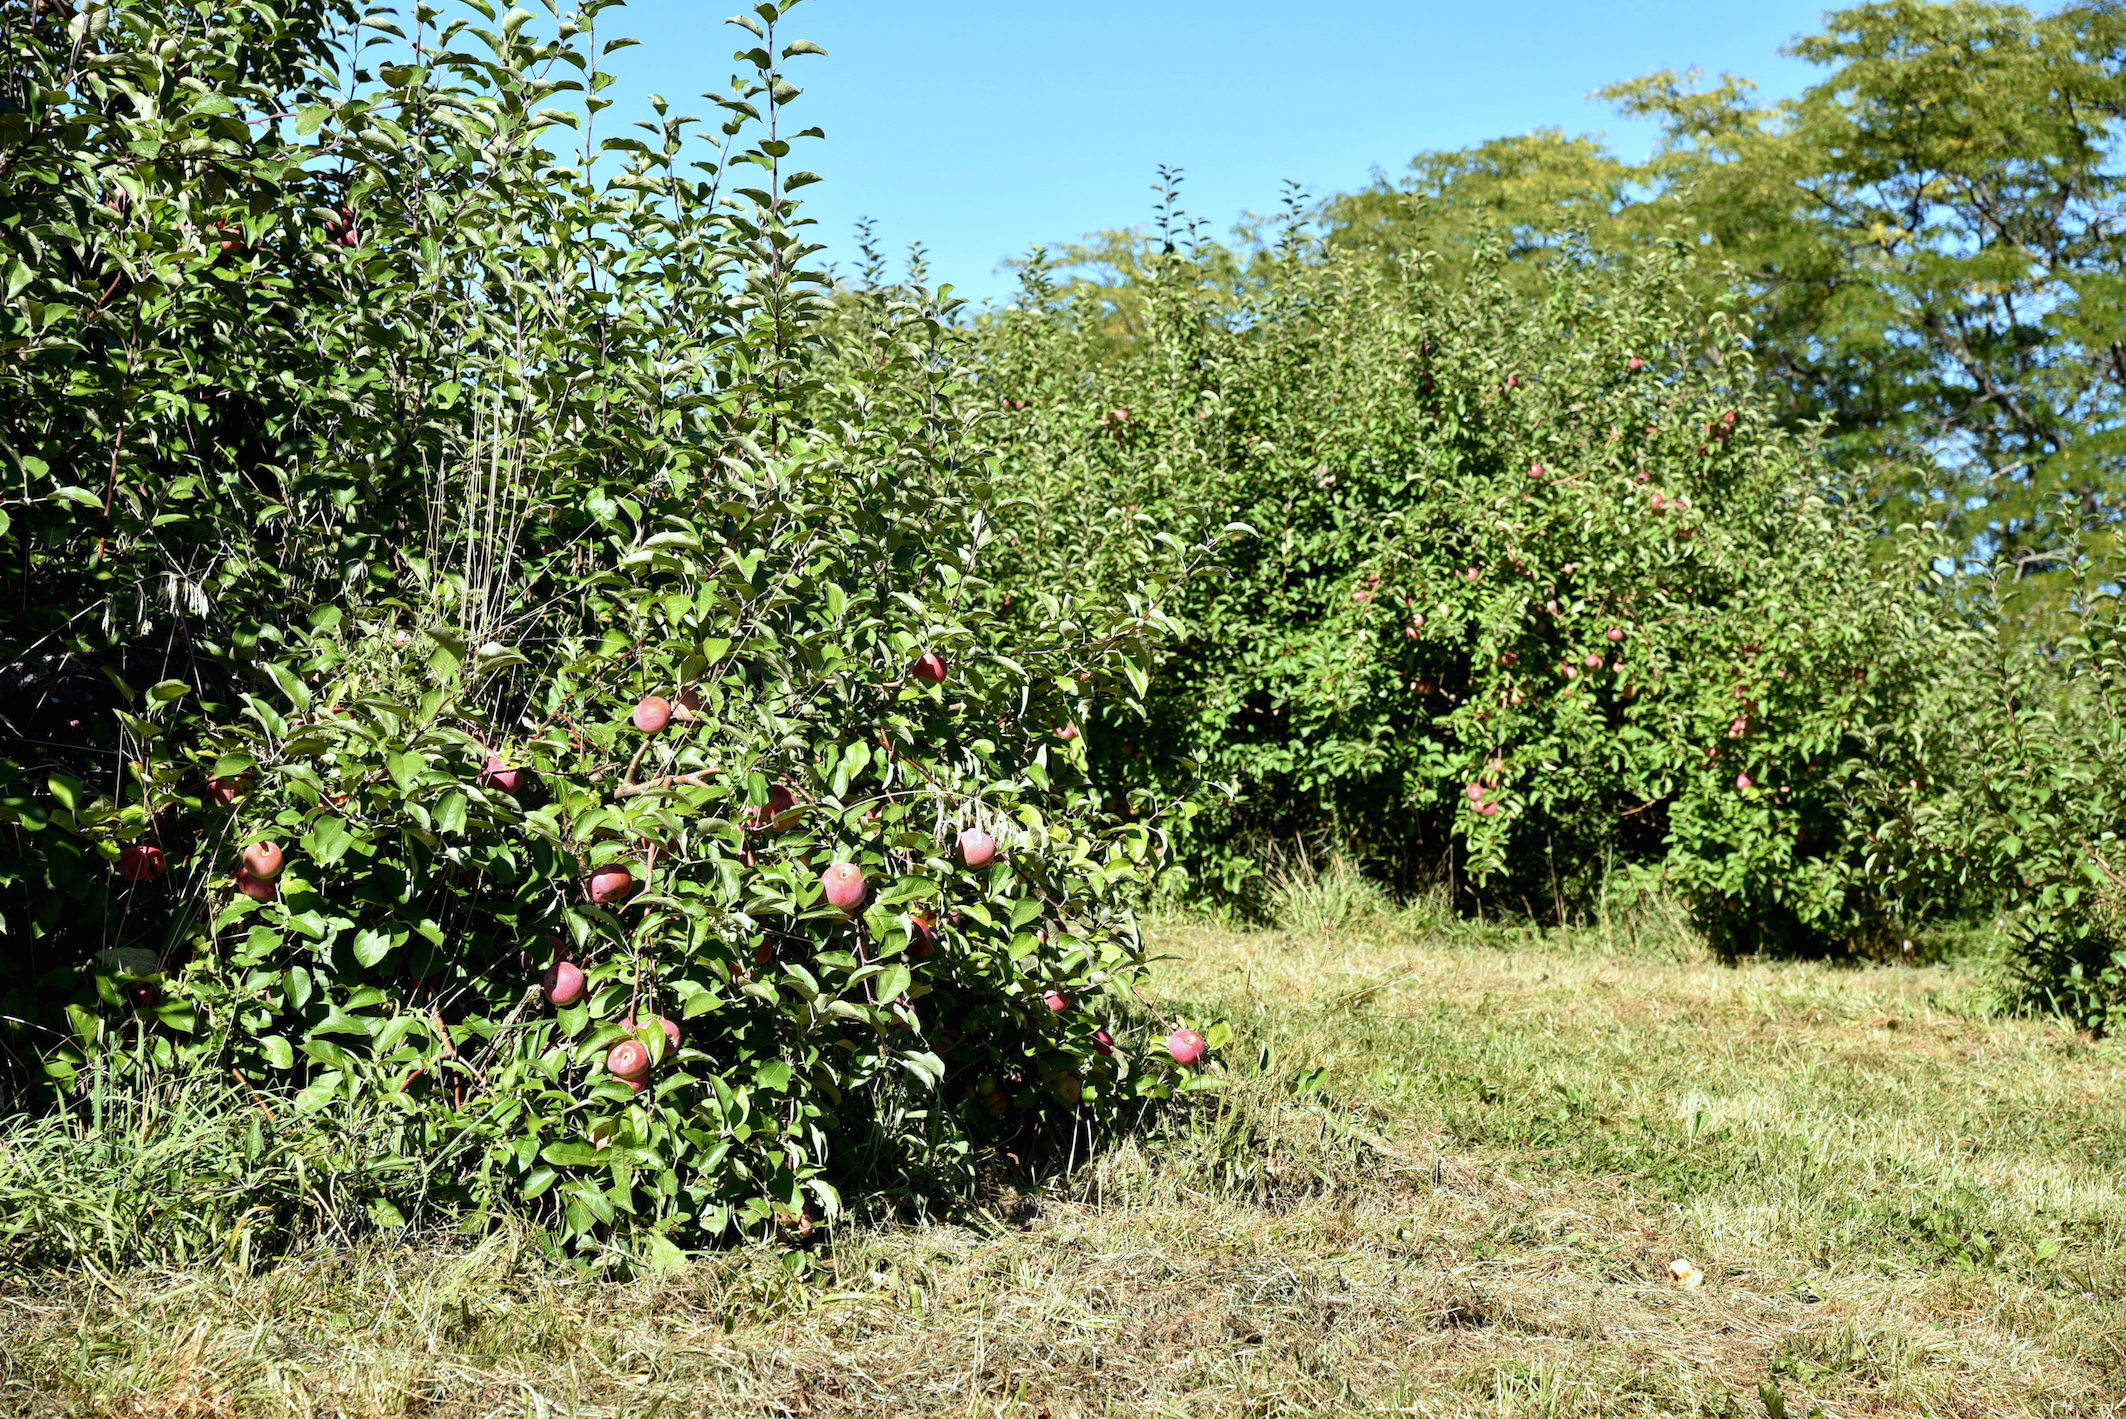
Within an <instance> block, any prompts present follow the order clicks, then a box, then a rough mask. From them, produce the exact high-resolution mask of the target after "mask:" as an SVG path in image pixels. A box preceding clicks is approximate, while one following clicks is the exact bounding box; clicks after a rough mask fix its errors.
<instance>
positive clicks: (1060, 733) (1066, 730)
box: [1056, 724, 1078, 744]
mask: <svg viewBox="0 0 2126 1419" xmlns="http://www.w3.org/2000/svg"><path fill="white" fill-rule="evenodd" d="M1077 737H1078V726H1077V725H1075V724H1066V725H1064V726H1063V727H1062V728H1061V729H1059V730H1057V731H1056V738H1058V739H1060V740H1062V741H1063V742H1064V743H1066V744H1068V743H1069V742H1070V741H1071V740H1073V739H1075V738H1077Z"/></svg>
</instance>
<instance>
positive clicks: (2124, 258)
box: [1327, 0, 2126, 595]
mask: <svg viewBox="0 0 2126 1419" xmlns="http://www.w3.org/2000/svg"><path fill="white" fill-rule="evenodd" d="M1792 52H1793V53H1795V54H1796V55H1798V56H1799V57H1800V58H1802V59H1805V60H1807V61H1809V62H1811V63H1813V64H1816V65H1819V66H1821V67H1822V68H1823V70H1824V71H1825V72H1824V75H1823V77H1822V79H1821V80H1820V81H1819V82H1817V83H1816V84H1815V85H1813V86H1812V87H1810V88H1809V89H1808V90H1807V91H1806V92H1805V93H1803V94H1802V95H1801V97H1799V98H1798V99H1795V100H1792V101H1787V102H1778V103H1759V102H1757V101H1755V100H1754V99H1753V97H1752V95H1751V89H1750V86H1749V84H1748V83H1747V82H1746V81H1743V80H1740V79H1735V78H1732V77H1724V78H1722V79H1721V80H1720V81H1719V82H1717V83H1712V84H1709V85H1702V84H1700V83H1698V82H1697V81H1696V76H1692V75H1686V76H1679V75H1675V74H1657V75H1654V76H1651V77H1649V78H1645V79H1641V80H1638V81H1635V82H1631V83H1624V84H1618V85H1615V86H1613V87H1612V88H1610V89H1609V90H1607V91H1605V92H1606V95H1607V97H1609V98H1610V99H1612V100H1614V101H1616V102H1617V103H1619V104H1620V105H1621V107H1622V108H1623V109H1624V111H1625V112H1626V113H1629V114H1632V115H1634V116H1638V117H1644V118H1652V119H1654V120H1656V121H1657V122H1658V123H1659V124H1660V126H1661V129H1662V133H1663V140H1662V143H1661V146H1660V148H1659V150H1658V151H1657V152H1656V153H1655V155H1654V156H1653V157H1652V158H1651V159H1650V160H1648V161H1647V162H1646V163H1644V164H1632V163H1627V162H1625V161H1623V160H1621V159H1619V158H1617V157H1615V156H1613V155H1612V154H1611V153H1609V152H1608V151H1607V150H1606V149H1605V148H1604V147H1603V146H1602V145H1601V144H1600V143H1599V142H1597V141H1595V140H1592V139H1588V138H1567V137H1565V136H1564V135H1562V134H1559V133H1557V132H1554V131H1552V132H1538V133H1535V134H1532V135H1528V136H1524V137H1518V138H1508V139H1501V140H1498V141H1496V142H1493V143H1487V144H1483V145H1480V146H1478V147H1476V148H1473V149H1469V150H1466V151H1462V152H1453V153H1431V154H1425V155H1422V156H1420V157H1419V158H1418V159H1417V160H1416V161H1415V162H1414V163H1413V164H1412V172H1411V175H1410V176H1409V177H1408V178H1407V179H1406V180H1404V181H1402V182H1400V183H1394V184H1387V183H1384V184H1382V185H1381V186H1379V187H1377V188H1376V189H1374V190H1371V191H1367V192H1362V193H1356V194H1352V195H1350V196H1348V197H1343V198H1340V199H1336V200H1334V201H1332V202H1330V203H1329V204H1328V209H1327V211H1328V216H1329V218H1330V220H1331V221H1332V223H1333V224H1334V225H1335V226H1336V227H1337V229H1338V240H1339V241H1343V242H1348V243H1350V244H1353V245H1357V246H1361V247H1366V248H1370V249H1388V250H1411V249H1420V250H1436V251H1441V252H1444V253H1447V254H1448V256H1449V258H1450V259H1459V260H1467V259H1468V257H1469V254H1470V253H1471V252H1472V251H1473V249H1474V247H1475V245H1476V244H1477V243H1479V242H1482V241H1484V240H1486V239H1488V238H1490V237H1492V236H1494V235H1496V236H1498V237H1501V238H1504V239H1506V240H1509V241H1511V242H1512V243H1513V244H1514V247H1515V249H1516V250H1518V251H1520V252H1523V253H1526V254H1528V255H1531V256H1532V255H1537V254H1540V253H1542V252H1545V251H1549V250H1552V249H1555V248H1556V247H1558V246H1560V245H1561V244H1565V243H1568V242H1570V241H1571V240H1573V239H1575V238H1576V237H1578V238H1584V239H1585V240H1588V241H1591V242H1592V243H1593V244H1594V245H1595V246H1597V247H1598V248H1600V249H1604V250H1612V251H1621V250H1630V249H1641V248H1644V247H1645V246H1647V245H1648V244H1649V243H1652V242H1657V241H1659V240H1661V239H1663V238H1666V237H1671V236H1675V237H1682V238H1685V239H1687V240H1689V241H1691V242H1693V243H1695V244H1697V245H1698V246H1699V247H1700V248H1701V250H1702V253H1703V254H1704V255H1705V256H1706V257H1707V259H1706V260H1704V261H1703V262H1701V263H1699V265H1698V266H1697V268H1696V271H1695V273H1694V275H1693V276H1692V280H1693V282H1694V285H1695V287H1696V289H1697V291H1698V292H1699V294H1700V295H1701V297H1702V298H1707V299H1712V298H1717V297H1721V296H1725V295H1727V294H1729V293H1731V292H1732V293H1735V294H1739V295H1740V296H1741V297H1742V299H1743V310H1744V312H1745V313H1746V316H1747V320H1748V327H1749V332H1750V334H1751V336H1752V339H1753V347H1754V349H1755V350H1756V352H1757V357H1758V362H1759V364H1760V366H1761V367H1762V369H1763V370H1764V372H1765V374H1766V376H1767V377H1768V386H1767V387H1768V391H1769V392H1771V393H1774V394H1776V395H1778V396H1780V399H1781V404H1780V412H1781V414H1782V417H1784V418H1785V419H1787V420H1789V421H1799V420H1812V419H1814V420H1823V421H1825V422H1826V423H1827V424H1828V427H1829V430H1830V435H1831V438H1830V447H1831V449H1832V451H1833V453H1834V454H1835V455H1836V456H1837V457H1838V459H1839V460H1840V462H1841V464H1842V465H1843V466H1844V468H1845V470H1846V471H1847V473H1848V474H1849V476H1851V477H1853V478H1854V479H1855V480H1856V482H1858V483H1860V484H1864V485H1865V486H1867V487H1868V488H1869V489H1870V490H1871V492H1872V494H1873V496H1875V497H1876V498H1878V499H1880V500H1882V501H1883V502H1884V504H1885V509H1884V516H1885V521H1886V524H1888V525H1890V526H1894V525H1896V524H1898V523H1900V522H1907V521H1919V520H1927V521H1935V522H1942V523H1945V524H1947V525H1948V526H1949V527H1950V528H1951V529H1952V530H1954V532H1955V533H1956V534H1957V541H1958V542H1959V543H1960V544H1961V547H1962V550H1963V551H1964V552H1965V553H1966V554H1967V555H1970V556H1973V557H1975V558H1976V559H1977V560H1979V561H1980V562H1990V561H1992V560H1994V559H1996V558H2009V559H2012V560H2013V561H2014V563H2015V565H2016V567H2017V570H2018V572H2019V573H2020V574H2023V575H2026V576H2039V577H2047V576H2049V577H2050V579H2051V585H2052V588H2053V590H2054V592H2055V593H2056V594H2057V595H2064V594H2065V592H2066V590H2067V588H2068V587H2069V586H2071V584H2072V583H2073V580H2074V577H2073V575H2072V574H2071V573H2070V572H2068V571H2067V570H2065V569H2063V567H2062V566H2061V562H2060V558H2061V557H2062V555H2063V553H2064V552H2065V551H2066V549H2067V548H2068V547H2069V546H2070V545H2071V546H2076V547H2079V548H2080V549H2082V550H2083V551H2086V552H2089V553H2091V554H2095V555H2099V556H2102V555H2107V554H2108V553H2109V551H2110V535H2111V533H2112V531H2113V528H2114V524H2115V523H2116V521H2117V519H2118V517H2119V515H2120V511H2121V498H2122V496H2126V484H2122V481H2121V478H2120V474H2119V466H2120V457H2121V454H2122V452H2126V446H2122V444H2121V442H2120V438H2121V429H2120V421H2119V414H2118V411H2119V405H2120V396H2121V394H2122V393H2126V364H2122V363H2121V358H2120V352H2121V349H2122V348H2126V345H2122V342H2126V325H2122V323H2121V316H2120V302H2119V299H2118V295H2119V292H2120V290H2121V283H2122V281H2126V246H2122V242H2126V225H2122V223H2126V206H2122V195H2126V188H2122V185H2121V184H2122V181H2126V167H2122V165H2121V160H2122V157H2126V153H2122V149H2121V136H2122V130H2121V126H2120V125H2121V122H2122V120H2126V13H2122V12H2121V10H2120V9H2119V7H2118V6H2116V5H2111V4H2100V3H2073V4H2067V5H2064V6H2062V7H2060V8H2059V9H2058V10H2056V11H2055V12H2053V13H2050V14H2045V15H2039V14H2034V13H2033V12H2032V11H2031V10H2029V9H2027V8H2025V7H2024V6H2021V5H2014V4H2004V3H1996V0H1952V3H1936V2H1935V0H1880V3H1872V4H1865V5H1859V6H1855V7H1852V8H1849V9H1844V10H1839V11H1836V12H1834V13H1832V14H1830V15H1828V16H1826V18H1825V22H1824V30H1823V32H1822V33H1821V34H1818V35H1814V36H1810V37H1807V38H1804V39H1801V40H1799V41H1797V42H1796V44H1795V46H1794V47H1793V51H1792ZM1531 279H1536V278H1535V277H1534V274H1533V273H1531ZM2062 495H2065V496H2064V497H2063V496H2062Z"/></svg>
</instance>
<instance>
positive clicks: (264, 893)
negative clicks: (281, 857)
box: [236, 868, 276, 902]
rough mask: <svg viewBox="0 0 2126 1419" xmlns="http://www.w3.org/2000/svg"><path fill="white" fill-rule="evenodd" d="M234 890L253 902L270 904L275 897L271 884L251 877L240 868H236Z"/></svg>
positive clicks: (262, 879) (259, 878)
mask: <svg viewBox="0 0 2126 1419" xmlns="http://www.w3.org/2000/svg"><path fill="white" fill-rule="evenodd" d="M236 890H237V891H239V892H242V893H243V894H244V895H245V896H247V897H249V898H250V899H251V900H252V901H254V902H270V901H272V900H273V898H274V897H275V895H276V893H275V891H274V888H273V884H272V883H271V882H268V881H266V880H265V879H264V878H261V877H253V876H252V875H251V874H250V873H249V872H246V871H244V870H243V869H242V868H238V869H237V872H236Z"/></svg>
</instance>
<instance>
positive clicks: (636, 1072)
mask: <svg viewBox="0 0 2126 1419" xmlns="http://www.w3.org/2000/svg"><path fill="white" fill-rule="evenodd" d="M605 1067H606V1069H607V1070H608V1071H609V1072H610V1073H613V1074H617V1075H619V1076H620V1077H621V1078H622V1079H640V1078H641V1077H642V1076H643V1075H645V1074H647V1073H649V1072H650V1052H649V1051H648V1050H646V1049H644V1048H643V1047H642V1042H641V1041H639V1040H622V1041H621V1042H620V1043H619V1044H616V1045H614V1046H613V1047H612V1048H611V1049H609V1050H607V1051H606V1052H605Z"/></svg>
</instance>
